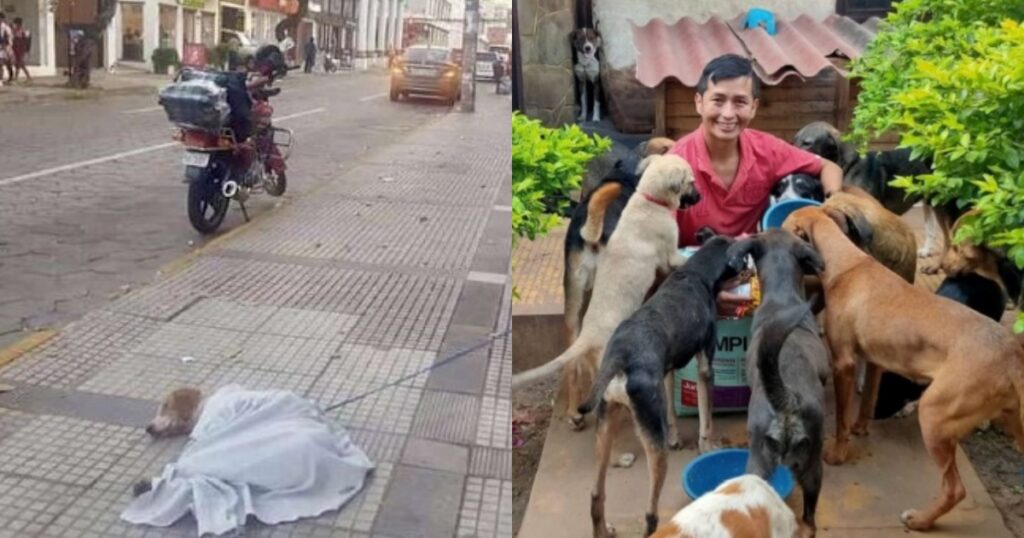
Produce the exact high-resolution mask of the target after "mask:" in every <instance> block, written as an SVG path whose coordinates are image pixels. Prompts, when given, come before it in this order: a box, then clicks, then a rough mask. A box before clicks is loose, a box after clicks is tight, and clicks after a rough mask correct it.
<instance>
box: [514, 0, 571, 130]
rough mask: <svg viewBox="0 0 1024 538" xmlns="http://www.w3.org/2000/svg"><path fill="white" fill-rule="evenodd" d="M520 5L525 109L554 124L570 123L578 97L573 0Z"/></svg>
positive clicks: (542, 0)
mask: <svg viewBox="0 0 1024 538" xmlns="http://www.w3.org/2000/svg"><path fill="white" fill-rule="evenodd" d="M517 1H518V0H517ZM517 9H518V10H519V37H520V42H519V43H520V45H519V46H520V49H521V54H522V61H523V100H522V103H523V112H524V113H525V114H526V115H528V116H530V117H533V118H537V119H539V120H541V121H543V122H544V123H545V124H546V125H548V126H552V127H554V126H560V125H564V124H566V123H571V122H572V121H573V118H574V117H575V97H574V96H573V74H572V50H571V48H570V45H569V33H570V32H572V31H573V30H574V29H575V18H574V16H573V13H574V12H575V4H574V0H521V1H518V5H517Z"/></svg>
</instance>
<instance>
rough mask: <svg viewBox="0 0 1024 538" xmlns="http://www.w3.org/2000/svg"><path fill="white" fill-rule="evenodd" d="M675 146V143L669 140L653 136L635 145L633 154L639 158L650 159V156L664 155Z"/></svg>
mask: <svg viewBox="0 0 1024 538" xmlns="http://www.w3.org/2000/svg"><path fill="white" fill-rule="evenodd" d="M675 145H676V141H675V140H672V139H671V138H666V137H664V136H655V137H652V138H649V139H647V140H644V141H643V142H640V143H639V144H637V145H636V148H634V149H633V152H634V153H635V154H637V155H639V156H640V158H644V157H650V156H651V155H664V154H666V153H668V152H669V150H671V149H672V146H675Z"/></svg>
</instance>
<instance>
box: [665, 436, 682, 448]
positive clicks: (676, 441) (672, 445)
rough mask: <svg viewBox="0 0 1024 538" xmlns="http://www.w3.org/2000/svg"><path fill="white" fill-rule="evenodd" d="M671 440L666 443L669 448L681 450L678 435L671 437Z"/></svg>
mask: <svg viewBox="0 0 1024 538" xmlns="http://www.w3.org/2000/svg"><path fill="white" fill-rule="evenodd" d="M671 439H672V441H671V442H669V444H668V449H669V450H682V449H683V442H682V441H681V440H680V439H679V438H678V437H672V438H671Z"/></svg>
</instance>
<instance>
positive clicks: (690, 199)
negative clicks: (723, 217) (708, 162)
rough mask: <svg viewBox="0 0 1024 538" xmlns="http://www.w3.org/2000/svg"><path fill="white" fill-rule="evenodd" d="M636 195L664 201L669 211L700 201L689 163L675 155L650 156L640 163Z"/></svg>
mask: <svg viewBox="0 0 1024 538" xmlns="http://www.w3.org/2000/svg"><path fill="white" fill-rule="evenodd" d="M639 170H641V171H642V175H641V176H640V183H639V184H638V185H637V189H636V190H637V192H638V193H646V194H648V195H650V196H653V197H655V198H658V199H660V200H664V201H665V202H667V203H668V204H669V208H670V209H676V208H686V207H690V206H692V205H694V204H696V203H697V202H699V201H700V193H698V192H697V187H696V186H695V185H694V182H693V169H692V168H690V163H688V162H686V161H685V160H684V159H683V158H682V157H680V156H678V155H675V154H668V155H652V156H650V157H647V158H645V159H644V160H643V161H641V162H640V166H639Z"/></svg>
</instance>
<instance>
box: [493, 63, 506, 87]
mask: <svg viewBox="0 0 1024 538" xmlns="http://www.w3.org/2000/svg"><path fill="white" fill-rule="evenodd" d="M491 68H492V69H493V70H494V93H501V79H502V78H504V77H505V62H504V61H503V60H502V59H501V55H500V54H499V55H498V59H497V60H494V63H492V64H491Z"/></svg>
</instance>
